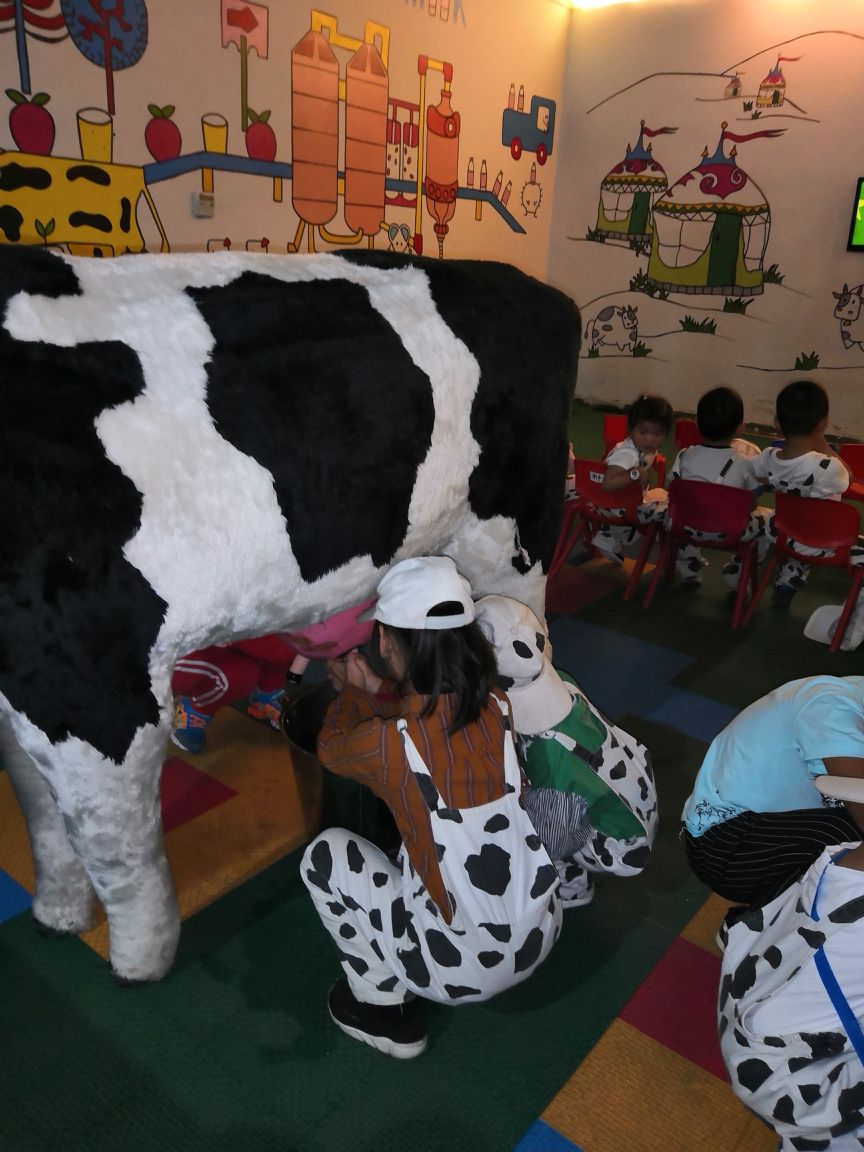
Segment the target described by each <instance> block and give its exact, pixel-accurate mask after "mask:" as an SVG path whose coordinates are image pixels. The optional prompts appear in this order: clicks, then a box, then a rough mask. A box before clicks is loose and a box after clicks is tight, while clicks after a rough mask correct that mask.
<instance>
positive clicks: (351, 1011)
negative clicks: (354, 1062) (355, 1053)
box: [327, 976, 426, 1060]
mask: <svg viewBox="0 0 864 1152" xmlns="http://www.w3.org/2000/svg"><path fill="white" fill-rule="evenodd" d="M327 1007H328V1008H329V1010H330V1019H331V1020H332V1021H333V1023H334V1024H335V1025H336V1027H337V1028H341V1029H342V1031H343V1032H344V1033H345V1034H346V1035H348V1036H352V1037H353V1038H354V1039H355V1040H362V1041H363V1043H364V1044H368V1045H369V1046H370V1047H372V1048H377V1049H378V1051H379V1052H383V1053H384V1054H385V1055H386V1056H395V1057H396V1059H397V1060H413V1058H414V1057H415V1056H419V1055H420V1054H421V1053H422V1052H424V1051H425V1049H426V1020H425V1012H424V1008H423V1001H422V1000H418V999H416V998H415V999H413V1000H408V1001H406V1002H405V1003H404V1004H386V1005H385V1004H365V1003H364V1002H363V1001H362V1000H358V999H357V998H356V997H355V995H354V993H353V992H352V991H351V989H350V988H349V986H348V981H347V980H346V979H345V977H344V976H343V977H342V979H341V980H337V981H336V983H335V984H334V985H333V987H332V988H331V989H330V994H329V996H328V997H327Z"/></svg>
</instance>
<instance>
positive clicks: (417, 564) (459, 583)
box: [359, 556, 474, 631]
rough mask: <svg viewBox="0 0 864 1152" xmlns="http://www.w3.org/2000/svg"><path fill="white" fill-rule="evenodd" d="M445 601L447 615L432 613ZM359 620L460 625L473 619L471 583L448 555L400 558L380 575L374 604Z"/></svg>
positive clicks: (436, 628) (431, 626) (396, 625)
mask: <svg viewBox="0 0 864 1152" xmlns="http://www.w3.org/2000/svg"><path fill="white" fill-rule="evenodd" d="M445 604H446V605H448V607H449V608H450V609H451V610H450V611H448V613H447V614H446V615H444V616H441V615H431V613H432V612H433V611H434V609H436V608H437V607H439V605H445ZM359 619H361V620H363V619H367V620H378V621H380V622H381V623H382V624H390V625H392V626H393V627H394V628H417V629H424V630H427V631H430V630H431V631H442V630H443V629H445V628H461V627H462V626H463V625H465V624H470V623H471V621H472V620H473V619H474V601H473V599H472V595H471V585H470V584H469V583H468V581H467V580H466V579H465V578H464V577H463V576H460V575H459V572H458V570H457V568H456V565H455V564H454V563H453V561H452V560H451V559H450V557H449V556H414V557H412V558H411V559H409V560H400V561H399V563H398V564H394V565H393V567H392V568H391V569H390V571H389V572H387V573H385V575H384V576H382V578H381V580H380V582H379V584H378V601H377V603H376V604H375V606H374V607H373V608H370V609H369V611H368V612H364V613H363V615H362V616H360V617H359Z"/></svg>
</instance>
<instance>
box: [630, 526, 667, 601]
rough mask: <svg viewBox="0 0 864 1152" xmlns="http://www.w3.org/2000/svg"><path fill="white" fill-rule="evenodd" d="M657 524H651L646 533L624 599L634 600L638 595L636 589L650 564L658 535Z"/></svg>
mask: <svg viewBox="0 0 864 1152" xmlns="http://www.w3.org/2000/svg"><path fill="white" fill-rule="evenodd" d="M658 527H659V525H657V524H649V525H648V527H647V528H646V529H645V532H644V537H645V538H644V540H643V541H642V547H641V548H640V549H639V555H638V556H637V557H636V563H635V564H634V565H633V571H632V572H631V573H630V579H629V580H628V581H627V587H626V588H625V589H624V599H625V600H632V599H633V597H634V596H635V595H636V589H637V588H638V587H639V581H640V580H641V579H642V573H643V572H644V571H645V565H646V564H647V563H648V555H649V553H650V551H651V545H652V544H653V543H654V538H655V537H656V535H657V528H658Z"/></svg>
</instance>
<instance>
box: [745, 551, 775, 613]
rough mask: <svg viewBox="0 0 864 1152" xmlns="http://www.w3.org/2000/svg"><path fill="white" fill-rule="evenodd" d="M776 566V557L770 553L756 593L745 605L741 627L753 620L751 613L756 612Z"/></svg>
mask: <svg viewBox="0 0 864 1152" xmlns="http://www.w3.org/2000/svg"><path fill="white" fill-rule="evenodd" d="M776 564H777V555H776V553H772V554H771V556H770V557H769V559H768V560H767V561H766V563H765V571H764V572H763V573H762V579H761V580H760V581H759V583H758V585H757V586H756V591H755V592H754V593H753V597H752V599H751V601H750V603H749V604H748V605H747V611H746V612H745V613H744V619H743V620H742V621H741V623H742V625H743V626H744V627H745V628H746V627H747V625H748V624H749V623H750V621H751V620H752V618H753V613H754V612H755V611H756V605H757V604H758V603H759V601H760V600H761V599H762V595H763V593H764V591H765V589H766V588H767V587H768V583H769V581H770V579H771V574H772V573H773V571H774V568H775V566H776Z"/></svg>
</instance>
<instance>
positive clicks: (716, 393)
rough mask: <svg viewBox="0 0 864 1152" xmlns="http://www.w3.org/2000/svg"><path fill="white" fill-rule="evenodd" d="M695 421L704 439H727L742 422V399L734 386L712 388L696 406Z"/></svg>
mask: <svg viewBox="0 0 864 1152" xmlns="http://www.w3.org/2000/svg"><path fill="white" fill-rule="evenodd" d="M696 423H697V424H698V425H699V431H700V432H701V433H702V436H703V438H704V439H705V440H728V439H730V438H731V437H732V436H734V435H735V433H736V432H737V431H738V429H739V428H740V427H741V425H742V424H743V423H744V401H743V400H742V399H741V396H740V394H739V393H738V392H736V391H735V389H734V388H712V389H711V391H710V392H706V393H705V395H704V396H703V397H702V398H701V399H700V400H699V403H698V404H697V406H696Z"/></svg>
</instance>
